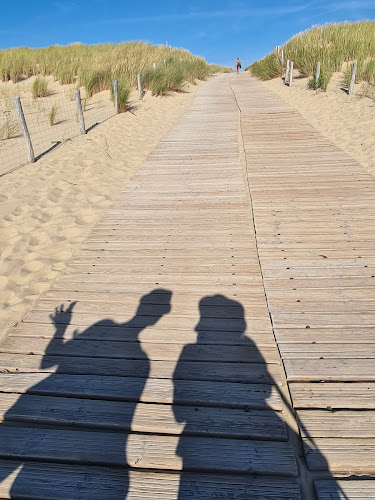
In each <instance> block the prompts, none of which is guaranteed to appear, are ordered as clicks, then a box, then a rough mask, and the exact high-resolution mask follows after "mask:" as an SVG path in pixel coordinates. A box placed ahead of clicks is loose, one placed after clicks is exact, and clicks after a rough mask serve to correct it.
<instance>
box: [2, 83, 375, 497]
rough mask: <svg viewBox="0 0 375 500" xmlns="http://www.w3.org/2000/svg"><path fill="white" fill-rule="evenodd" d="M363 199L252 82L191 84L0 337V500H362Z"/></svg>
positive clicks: (358, 174) (366, 183)
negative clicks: (104, 207)
mask: <svg viewBox="0 0 375 500" xmlns="http://www.w3.org/2000/svg"><path fill="white" fill-rule="evenodd" d="M239 110H240V112H239ZM374 194H375V182H374V180H373V178H372V177H370V176H369V175H368V174H366V173H365V172H364V170H363V169H362V168H361V167H360V166H359V165H357V164H356V163H355V162H354V161H353V160H352V159H351V158H349V157H348V156H347V155H345V154H344V153H343V152H341V151H340V150H337V149H336V148H335V147H333V146H332V145H331V144H329V143H328V142H327V141H326V140H325V139H324V138H322V137H321V136H320V135H319V134H318V133H317V132H316V131H315V130H314V129H312V128H311V127H310V126H309V125H308V124H307V123H306V122H305V121H304V120H303V119H302V118H301V116H300V115H299V114H298V113H296V112H294V111H293V110H292V109H291V108H289V107H288V106H287V105H285V103H283V102H281V101H280V99H279V98H277V97H276V96H274V95H273V94H271V93H270V92H269V91H267V90H266V89H264V88H263V87H262V86H261V85H260V84H259V83H257V82H255V81H253V80H251V79H250V78H249V77H248V75H245V74H244V75H240V76H238V75H222V76H219V77H217V78H215V79H213V80H211V81H210V82H208V83H207V84H206V85H205V86H203V87H202V88H201V89H199V91H198V93H197V96H196V98H195V100H194V103H193V105H192V107H191V108H190V110H189V112H188V113H187V114H185V115H184V116H183V118H182V119H181V120H180V122H179V123H178V124H177V125H176V126H175V127H174V128H173V129H172V130H171V131H170V132H169V133H168V134H167V136H166V137H165V138H164V139H163V140H162V141H161V142H160V144H159V145H158V147H157V148H156V149H155V150H154V152H153V153H152V154H151V155H150V156H149V158H148V159H147V161H146V162H145V164H144V165H143V167H142V168H141V169H140V170H139V171H138V173H137V175H136V176H135V177H134V179H133V180H132V181H131V183H129V184H128V186H127V187H126V189H125V190H124V192H123V194H122V196H121V197H120V199H119V200H118V202H117V203H116V204H115V205H114V206H113V207H112V209H110V210H108V212H107V213H106V214H105V216H104V217H103V219H102V220H101V221H100V222H99V224H97V226H96V227H95V229H94V230H93V231H92V233H91V235H90V237H89V239H88V240H87V242H86V244H85V245H84V247H83V248H82V250H81V251H80V252H79V254H78V255H77V256H76V258H75V259H74V261H73V262H72V265H71V267H70V269H69V270H68V272H66V273H65V275H64V276H63V277H62V278H60V279H59V280H58V281H57V282H56V283H55V284H54V286H53V287H52V288H51V290H49V292H48V293H46V294H45V295H44V296H43V297H42V299H41V300H40V301H39V302H38V303H37V304H36V305H35V307H34V308H33V310H32V311H31V312H30V313H29V314H28V315H26V317H25V318H24V321H23V322H22V323H21V324H19V325H18V326H16V327H15V328H14V330H13V331H12V332H11V334H10V335H9V336H8V338H7V340H6V341H5V342H4V343H3V344H2V345H1V346H0V371H1V372H2V373H1V374H0V380H1V391H2V397H1V400H0V401H1V403H0V404H1V412H0V414H1V416H2V422H1V426H0V433H1V441H0V442H1V445H0V477H1V481H2V482H1V486H0V498H18V499H36V498H40V499H47V498H48V499H61V500H67V499H74V500H77V499H79V500H82V499H85V500H89V499H90V500H93V499H97V500H107V499H108V500H109V499H111V500H120V499H125V498H126V499H138V500H140V499H151V498H152V499H155V498H157V499H159V498H160V499H167V500H168V499H171V500H172V499H193V498H194V499H203V498H204V499H209V498H210V499H217V498H222V499H245V498H246V499H247V498H249V499H255V498H256V499H274V500H276V499H285V500H289V499H290V500H297V499H300V498H304V499H305V498H306V499H307V498H314V495H315V493H314V491H315V488H316V491H317V492H318V497H319V499H321V500H323V499H338V498H356V499H359V498H375V497H374V490H375V489H374V488H371V486H372V484H373V482H372V481H371V475H373V474H374V472H375V471H374V468H375V455H374V415H375V412H374V410H375V401H374V382H375V380H374V377H375V363H374V359H373V358H374V345H375V339H374V337H375V333H374V332H375V330H374V324H373V319H372V318H375V314H374V312H375V310H374V308H373V306H372V304H373V298H374V295H375V292H374V285H373V283H375V278H374V276H373V274H375V269H374V252H375V250H374V244H373V243H374V239H375V234H373V231H371V226H372V222H373V219H374V217H375V216H374V214H373V210H372V209H373V207H374V205H375V197H374ZM372 273H373V274H372ZM373 280H374V281H373ZM280 354H281V356H280ZM286 376H287V379H288V380H286ZM322 381H325V382H324V383H322ZM292 405H293V406H294V408H295V409H296V410H297V416H298V423H299V428H298V426H297V421H296V419H295V413H294V410H293V408H292ZM334 410H338V411H334ZM301 436H302V439H303V443H304V445H303V446H304V448H305V456H306V459H307V462H306V461H305V458H304V453H303V447H302V440H301ZM350 476H351V479H350V480H347V479H341V480H338V478H340V477H343V478H346V477H350ZM353 476H361V477H362V479H361V480H358V479H357V480H355V478H353ZM314 482H315V488H314ZM366 495H367V496H366ZM371 495H372V496H371Z"/></svg>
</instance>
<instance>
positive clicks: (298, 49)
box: [246, 21, 375, 90]
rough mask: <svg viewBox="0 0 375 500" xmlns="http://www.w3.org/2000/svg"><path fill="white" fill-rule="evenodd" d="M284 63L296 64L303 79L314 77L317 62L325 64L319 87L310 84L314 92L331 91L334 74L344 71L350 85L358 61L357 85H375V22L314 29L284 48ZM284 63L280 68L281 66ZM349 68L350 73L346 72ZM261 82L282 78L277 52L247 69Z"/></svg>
mask: <svg viewBox="0 0 375 500" xmlns="http://www.w3.org/2000/svg"><path fill="white" fill-rule="evenodd" d="M281 48H282V49H283V50H284V61H286V60H287V59H289V60H291V61H294V68H295V69H298V70H299V73H300V75H301V76H303V77H311V76H313V75H314V72H315V70H316V64H317V62H320V63H321V77H320V79H319V82H318V85H315V82H314V85H313V82H312V80H310V81H309V86H310V87H311V88H321V89H322V90H326V89H327V85H328V83H329V80H330V78H331V76H332V74H333V73H334V72H338V71H342V70H343V69H344V71H345V73H344V75H345V78H344V83H345V84H346V85H348V84H349V80H350V74H351V63H352V62H353V61H357V63H358V70H357V75H356V82H357V83H359V82H361V81H363V82H368V83H370V84H371V85H374V83H375V22H374V21H358V22H354V23H349V22H345V23H337V24H327V25H325V26H314V27H312V28H311V29H309V30H307V31H304V32H302V33H299V34H297V35H295V36H293V37H292V38H291V39H290V40H288V41H287V42H286V43H285V44H284V45H283V46H282V47H281ZM277 61H279V63H280V65H279V66H280V67H279V66H278V64H277ZM345 68H346V69H345ZM246 69H247V70H249V71H250V72H251V73H252V75H253V76H256V77H257V78H259V79H261V80H270V79H272V78H275V77H276V76H281V74H282V72H283V68H281V62H280V56H279V55H278V54H277V53H276V51H273V52H272V53H271V54H268V55H267V56H266V57H265V58H263V59H262V60H260V61H256V62H255V63H253V64H252V65H251V66H249V67H247V68H246Z"/></svg>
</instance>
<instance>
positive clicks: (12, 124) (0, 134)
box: [0, 117, 19, 140]
mask: <svg viewBox="0 0 375 500" xmlns="http://www.w3.org/2000/svg"><path fill="white" fill-rule="evenodd" d="M18 133H19V126H18V123H17V122H16V121H15V120H12V119H11V118H9V117H7V118H6V119H5V121H4V123H3V124H2V125H0V140H6V139H11V138H12V137H16V136H17V135H18Z"/></svg>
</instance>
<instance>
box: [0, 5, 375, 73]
mask: <svg viewBox="0 0 375 500" xmlns="http://www.w3.org/2000/svg"><path fill="white" fill-rule="evenodd" d="M0 1H1V4H0V7H1V9H0V12H1V18H0V48H3V49H4V48H8V47H20V46H29V47H46V46H48V45H54V44H61V45H66V44H69V43H72V42H77V41H79V42H82V43H88V44H95V43H102V42H113V43H117V42H121V41H127V40H144V41H148V42H151V43H156V44H160V43H165V42H166V41H168V42H169V43H170V44H171V45H173V46H174V47H183V48H186V49H188V50H190V51H191V52H192V53H193V54H196V55H200V56H203V57H204V58H205V59H206V60H207V61H208V62H215V63H219V64H224V65H232V66H233V64H234V60H235V58H236V57H237V56H238V57H240V59H241V60H242V65H243V67H245V66H246V65H248V64H250V63H251V62H253V61H254V60H257V59H259V58H261V57H263V56H265V55H266V54H267V53H268V52H270V51H271V50H272V49H273V48H274V46H275V45H282V44H283V43H284V42H285V41H286V40H288V39H289V38H290V37H291V36H293V35H294V34H296V33H298V32H300V31H303V30H305V29H307V28H310V27H311V26H312V25H315V24H324V23H327V22H341V21H345V20H347V21H356V20H360V19H371V20H374V19H375V0H344V1H339V0H326V1H322V0H311V1H309V0H306V1H296V0H289V1H288V0H284V1H282V0H264V1H263V2H259V1H256V2H255V1H237V0H232V1H227V0H216V1H208V0H200V1H196V0H190V1H189V0H187V1H186V0H185V1H183V2H181V1H178V0H174V1H171V0H162V1H159V2H157V1H155V0H153V1H149V0H143V1H139V0H138V1H136V0H131V1H129V0H82V1H79V0H51V1H47V0H34V1H30V0H18V1H7V0H0Z"/></svg>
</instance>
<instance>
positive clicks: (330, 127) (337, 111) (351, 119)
mask: <svg viewBox="0 0 375 500" xmlns="http://www.w3.org/2000/svg"><path fill="white" fill-rule="evenodd" d="M342 80H343V75H342V73H335V74H334V75H333V77H332V79H331V81H330V83H329V85H328V88H327V92H321V91H318V92H317V91H315V90H309V89H308V88H307V81H308V79H307V78H296V79H295V80H294V81H293V84H292V86H291V87H290V88H289V87H288V86H286V85H284V84H283V81H282V79H281V78H275V79H274V80H270V81H268V82H263V85H265V86H266V87H267V88H269V89H270V90H272V91H273V92H275V93H276V94H278V95H279V96H280V97H282V98H283V99H284V100H285V101H286V102H287V103H288V104H290V105H291V106H293V107H294V108H295V109H297V110H298V111H299V112H300V113H301V114H302V116H303V117H304V118H305V119H306V120H307V121H308V122H310V123H311V124H312V125H313V126H314V127H315V128H316V129H317V130H319V132H320V133H321V134H322V135H324V136H325V137H326V138H327V139H329V140H330V141H331V142H332V143H333V144H335V145H336V146H338V147H339V148H341V149H342V150H344V151H345V152H346V153H347V154H348V155H350V156H351V157H352V158H354V159H355V160H357V161H358V162H359V163H360V164H361V165H362V166H363V167H365V168H366V170H367V171H368V172H370V173H371V174H372V175H375V154H374V149H375V101H374V100H373V99H372V98H369V97H363V98H361V97H360V94H361V89H362V84H356V85H355V88H354V92H353V94H352V95H351V96H348V95H347V93H346V91H344V90H343V89H342V87H343V84H342Z"/></svg>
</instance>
